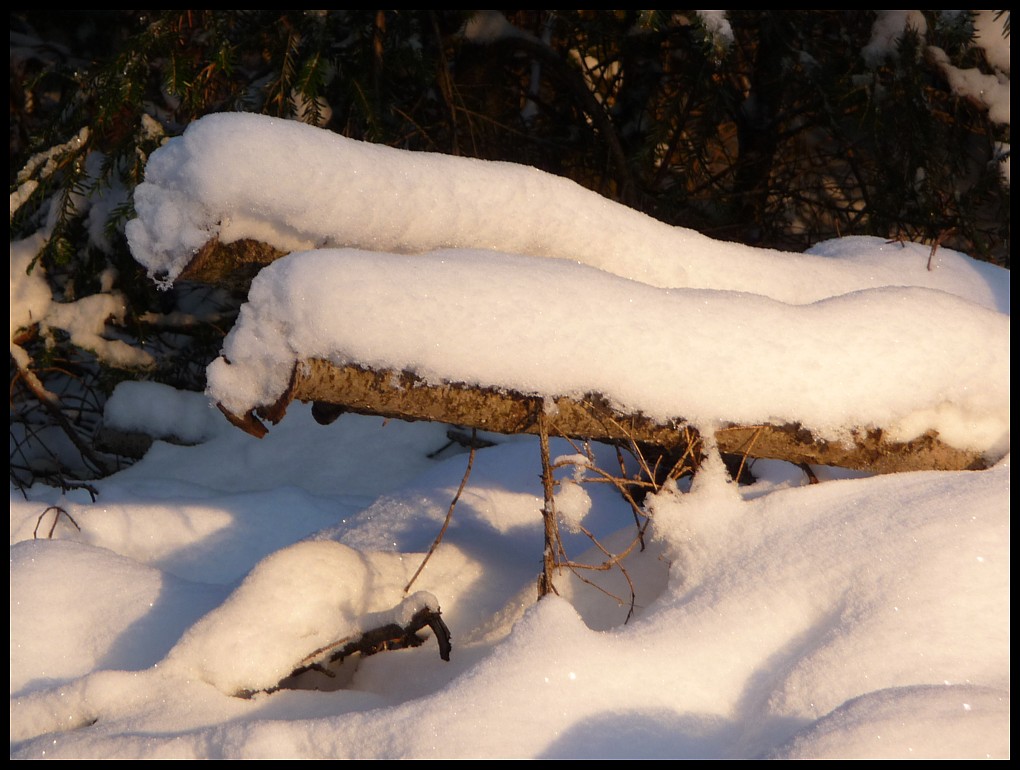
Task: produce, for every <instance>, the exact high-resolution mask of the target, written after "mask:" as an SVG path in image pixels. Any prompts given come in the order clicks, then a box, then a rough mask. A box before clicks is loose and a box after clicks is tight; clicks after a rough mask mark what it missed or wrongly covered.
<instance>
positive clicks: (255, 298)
mask: <svg viewBox="0 0 1020 770" xmlns="http://www.w3.org/2000/svg"><path fill="white" fill-rule="evenodd" d="M933 311H937V312H933ZM925 316H930V318H929V319H928V321H927V322H926V323H924V324H920V323H914V322H913V319H916V318H920V317H925ZM978 339H980V340H981V344H975V340H978ZM1008 350H1009V319H1008V317H1007V316H1003V315H1002V314H1000V313H995V312H993V311H990V310H985V309H982V308H977V307H975V306H974V305H973V304H971V303H968V302H965V301H963V300H960V299H958V298H956V297H951V296H949V295H945V294H943V293H940V292H933V291H929V290H924V289H910V290H903V289H876V290H870V291H865V292H856V293H854V294H850V295H846V296H843V297H835V298H831V299H828V300H825V301H822V302H818V303H813V304H811V305H800V306H790V305H786V304H785V303H781V302H777V301H775V300H772V299H768V298H766V297H760V296H753V295H746V294H736V293H732V292H710V291H701V290H663V289H657V288H655V287H651V286H648V285H646V284H641V283H638V282H634V281H628V280H625V279H622V278H618V277H616V276H612V275H608V274H606V273H604V272H602V271H599V270H594V269H592V268H589V267H587V266H583V265H576V264H571V263H568V262H564V261H559V260H545V259H536V258H530V257H522V256H518V255H506V254H496V253H492V252H480V251H468V250H447V251H440V252H435V253H432V254H419V255H413V256H399V255H386V254H376V253H372V252H363V251H354V250H343V251H335V250H318V251H314V252H305V253H301V254H292V255H289V256H287V257H286V258H284V259H281V260H278V261H276V262H274V263H273V264H272V265H270V266H268V267H266V268H265V269H263V270H262V272H261V273H260V274H259V275H258V276H257V277H256V279H255V281H254V283H253V284H252V287H251V292H250V295H249V301H248V303H247V304H246V305H245V306H244V308H243V309H242V312H241V316H240V318H239V319H238V322H237V325H236V326H235V328H234V329H233V331H232V332H231V333H230V335H229V336H228V337H227V339H226V341H225V344H224V349H223V355H222V356H221V357H220V358H219V359H217V360H216V361H214V362H213V363H212V364H211V365H210V367H209V370H208V383H209V385H208V387H209V393H210V395H211V396H212V397H213V398H214V399H215V401H216V402H218V403H219V404H220V406H221V408H223V410H224V411H225V412H227V413H228V414H230V415H232V416H233V417H234V420H235V422H237V423H238V424H242V425H245V426H246V427H247V428H248V429H249V430H251V431H252V432H258V431H260V430H262V427H261V424H260V423H259V422H258V420H256V419H255V417H254V414H253V410H258V411H259V412H261V414H262V415H264V416H265V417H267V418H268V419H269V420H270V421H275V420H277V419H279V417H280V416H281V415H282V413H283V411H284V410H285V408H286V404H287V403H289V401H290V400H292V399H299V400H302V401H317V402H326V403H332V404H339V405H342V406H344V407H346V408H348V409H351V410H352V411H358V412H364V413H373V414H381V415H386V416H392V417H400V418H403V419H412V420H413V419H428V420H439V421H443V422H448V423H453V424H459V425H465V426H471V427H477V428H480V429H484V430H490V431H496V432H506V433H516V432H535V431H536V430H537V427H536V422H537V420H536V415H537V413H538V411H543V412H545V413H546V414H547V415H548V416H549V417H550V419H551V421H550V428H551V430H552V431H553V432H558V433H561V434H563V435H568V436H577V437H587V438H593V439H600V440H635V441H639V442H646V443H651V444H656V445H659V446H665V447H675V446H678V445H679V444H681V443H682V442H683V441H685V440H686V439H685V436H686V435H687V434H686V433H685V429H688V430H689V429H691V428H693V429H695V431H704V430H706V429H712V430H714V431H715V432H716V435H717V439H718V441H719V443H720V445H721V446H722V447H724V449H725V451H739V452H745V453H747V454H748V455H749V456H753V457H779V458H782V459H788V460H791V461H795V462H809V463H824V464H835V465H846V466H849V467H855V468H868V469H873V470H880V471H893V470H908V469H910V470H916V469H922V468H942V469H948V468H953V469H962V468H978V467H984V465H985V464H986V462H987V461H988V460H992V459H997V457H998V456H1001V453H1002V451H1003V450H1002V449H1001V447H1002V446H1003V442H1006V444H1005V446H1007V447H1008V435H1009V422H1008V418H1009V388H1008V382H1009V376H1008ZM947 360H949V361H951V362H952V366H947V364H946V361H947ZM823 362H824V365H822V364H823ZM996 452H999V453H1000V454H999V455H996Z"/></svg>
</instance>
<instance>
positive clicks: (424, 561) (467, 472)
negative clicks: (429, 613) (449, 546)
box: [404, 428, 476, 594]
mask: <svg viewBox="0 0 1020 770" xmlns="http://www.w3.org/2000/svg"><path fill="white" fill-rule="evenodd" d="M475 439H476V436H475V430H474V429H473V428H472V430H471V444H470V447H471V449H470V451H469V452H468V461H467V468H465V469H464V476H463V478H461V480H460V486H459V487H457V494H455V495H454V496H453V500H452V501H450V507H449V509H448V510H447V511H446V519H445V520H444V521H443V526H442V527H441V528H440V529H439V534H438V535H436V539H435V540H433V541H432V545H431V546H430V547H429V550H428V553H426V554H425V558H424V559H422V561H421V564H420V565H418V569H417V570H416V571H415V573H414V575H412V576H411V579H410V580H409V581H407V585H406V586H404V593H405V594H406V593H407V592H408V591H410V590H411V586H412V585H414V581H415V580H417V579H418V575H420V574H421V572H422V570H423V569H425V565H426V564H428V561H429V559H431V558H432V554H433V552H434V551H435V550H436V548H438V547H439V544H440V543H441V542H442V540H443V535H445V534H446V528H447V527H449V526H450V521H451V520H452V519H453V509H454V508H456V507H457V501H458V500H460V495H461V493H462V492H463V491H464V487H465V486H467V481H468V477H470V476H471V466H472V465H473V464H474V461H475V446H476V442H475Z"/></svg>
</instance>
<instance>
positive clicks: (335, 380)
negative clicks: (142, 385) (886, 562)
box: [221, 359, 988, 473]
mask: <svg viewBox="0 0 1020 770" xmlns="http://www.w3.org/2000/svg"><path fill="white" fill-rule="evenodd" d="M292 400H298V401H303V402H308V401H312V402H320V403H324V404H334V405H337V406H339V407H342V408H343V409H344V410H345V411H349V412H355V413H359V414H370V415H377V416H381V417H392V418H398V419H401V420H408V421H415V420H431V421H436V422H443V423H448V424H452V425H461V426H465V427H469V428H476V429H478V430H485V431H490V432H493V433H506V434H516V433H529V434H535V435H537V434H538V432H539V420H538V415H539V413H540V412H541V411H542V410H545V413H546V416H547V417H548V424H549V429H550V433H551V435H560V436H566V437H570V438H580V439H591V440H593V441H604V442H609V443H620V442H627V443H629V442H631V441H633V442H637V443H639V444H651V445H654V446H659V447H663V448H665V449H669V450H673V449H682V448H684V447H686V446H687V445H688V443H690V442H692V441H696V440H697V439H698V433H697V430H696V429H695V428H694V426H692V425H690V424H689V423H686V422H685V421H684V420H682V419H677V420H675V421H673V422H671V423H670V424H663V423H660V422H657V421H655V420H651V419H649V418H648V417H646V416H644V415H642V414H622V413H620V412H617V411H615V410H614V409H613V408H612V406H611V405H610V404H609V402H608V401H607V400H606V399H605V398H604V397H602V396H600V395H599V394H595V393H592V394H589V395H587V396H585V397H584V398H567V397H558V398H549V399H543V398H541V397H536V396H532V395H527V394H521V393H515V392H512V391H505V390H496V389H494V388H482V387H475V386H469V385H463V384H452V383H448V384H442V385H435V384H429V383H426V382H425V381H423V380H422V379H420V378H419V377H417V376H415V375H414V374H412V373H409V372H394V371H390V370H386V371H376V370H372V369H366V368H364V367H360V366H356V365H352V364H348V365H337V364H332V363H330V362H328V361H324V360H321V359H312V360H309V361H305V362H302V363H300V364H298V365H297V366H296V367H295V369H294V373H293V376H292V379H291V384H290V388H289V389H288V391H287V392H286V393H285V394H284V395H283V396H282V397H281V399H280V401H279V402H277V403H276V404H274V405H273V406H271V407H268V408H265V409H260V410H259V416H260V417H262V418H263V419H269V420H270V421H271V422H273V423H274V424H275V423H276V422H278V421H279V420H280V419H282V417H283V415H284V413H285V411H286V407H287V405H288V404H289V403H290V402H291V401H292ZM221 408H222V407H221ZM224 411H225V410H224ZM228 417H229V418H230V419H231V422H233V423H234V424H235V425H238V426H239V427H242V428H243V429H245V430H247V431H248V432H250V433H252V434H253V435H259V434H260V433H261V434H264V432H265V431H266V428H265V426H264V425H263V424H262V422H261V421H260V420H259V419H258V418H257V417H256V416H255V414H254V413H249V414H247V415H240V416H239V415H229V414H228ZM716 443H717V444H718V447H719V450H720V451H721V452H724V453H733V454H740V455H746V456H747V457H761V458H774V459H779V460H786V461H788V462H792V463H807V464H810V465H834V466H840V467H844V468H853V469H857V470H867V471H872V472H876V473H895V472H903V471H916V470H980V469H983V468H986V467H988V462H987V460H986V459H985V458H984V457H983V456H982V455H981V454H980V453H979V452H974V451H966V450H962V449H957V448H955V447H951V446H949V445H947V444H945V443H943V442H942V441H940V440H939V438H938V436H937V435H934V434H932V433H926V434H924V435H922V436H920V437H918V438H916V439H914V440H912V441H909V442H896V441H892V440H890V439H888V438H887V437H886V436H885V433H884V431H883V430H881V429H876V428H871V429H861V430H859V431H857V432H855V433H854V434H853V435H852V436H851V437H850V440H849V441H847V442H846V443H842V442H832V441H826V440H824V439H820V438H818V437H817V436H815V435H814V434H813V433H812V432H811V431H810V430H809V429H807V428H805V427H804V426H801V425H799V424H796V423H790V424H784V425H768V424H766V425H726V426H723V427H721V428H720V429H718V430H717V432H716Z"/></svg>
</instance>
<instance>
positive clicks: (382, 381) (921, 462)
mask: <svg viewBox="0 0 1020 770" xmlns="http://www.w3.org/2000/svg"><path fill="white" fill-rule="evenodd" d="M281 256H283V253H282V252H281V251H280V250H278V249H276V248H274V247H272V246H269V245H267V244H264V243H259V242H257V241H250V240H248V241H238V242H236V243H232V244H228V245H223V244H220V243H218V242H217V241H211V242H210V243H208V244H206V246H205V247H204V248H203V249H202V250H201V251H200V252H199V253H198V254H197V255H196V257H195V258H194V259H193V260H192V262H191V264H189V266H188V267H187V268H186V269H185V271H184V272H183V273H182V274H181V276H180V278H181V280H191V281H199V282H204V283H216V284H220V285H230V286H232V287H235V288H237V287H240V286H243V285H244V284H245V283H246V282H250V280H251V278H252V277H253V276H254V274H255V273H256V272H258V270H259V269H260V268H261V267H263V266H265V265H267V264H269V263H270V262H272V261H273V260H275V259H277V258H279V257H281ZM294 400H299V401H304V402H313V403H314V404H316V408H315V410H314V413H315V414H316V416H317V419H318V418H320V416H321V415H325V414H330V415H332V416H334V417H335V416H336V415H338V414H340V413H342V412H343V411H350V412H356V413H360V414H371V415H379V416H382V417H394V418H398V419H402V420H412V421H413V420H433V421H437V422H444V423H449V424H452V425H462V426H465V427H468V428H476V429H478V430H485V431H491V432H494V433H506V434H514V433H530V434H536V435H537V434H538V433H539V420H538V415H539V413H540V412H542V411H543V410H544V412H545V415H546V417H547V418H548V419H547V423H548V426H549V432H550V435H560V436H567V437H571V438H580V439H591V440H594V441H606V442H631V441H633V442H637V443H638V444H650V445H653V446H658V447H662V448H664V449H667V450H673V449H682V448H684V447H685V446H687V445H688V444H689V443H690V442H692V441H696V440H698V434H697V430H696V429H695V428H694V426H692V425H690V424H689V423H687V422H686V421H685V420H684V418H683V417H682V415H678V416H677V419H675V420H673V421H671V422H669V423H668V424H666V423H661V422H656V421H655V420H651V419H649V418H648V417H646V416H644V415H641V414H624V413H621V412H619V411H616V410H614V409H613V408H612V406H611V405H610V404H609V402H608V401H607V400H606V399H605V398H604V397H603V396H602V395H600V394H598V393H590V394H588V395H586V396H585V397H583V398H569V397H558V398H546V399H543V398H541V397H535V396H533V395H529V394H523V393H515V392H512V391H505V390H496V389H493V388H483V387H476V386H469V385H463V384H456V383H448V384H442V385H435V384H430V383H426V382H424V381H423V380H421V379H420V378H418V377H416V376H415V375H414V374H412V373H409V372H395V371H391V370H373V369H367V368H364V367H360V366H357V365H335V364H332V363H330V362H328V361H324V360H320V359H314V360H309V361H304V362H299V363H298V365H297V366H296V367H295V368H294V371H293V376H292V378H291V385H290V388H289V389H288V391H287V392H286V393H285V394H284V395H283V396H282V397H281V398H280V400H279V401H278V402H277V403H276V404H274V405H273V406H272V407H268V408H262V409H259V410H258V414H257V415H256V414H255V413H254V412H252V413H249V414H245V415H235V414H230V413H228V412H226V410H224V413H225V414H226V416H227V418H228V419H229V420H230V421H231V422H232V423H234V424H235V425H237V426H239V427H241V428H242V429H244V430H246V431H247V432H249V433H251V434H253V435H256V436H262V435H264V434H265V433H266V432H267V428H266V427H265V425H264V423H263V422H262V421H261V420H260V419H259V418H262V419H264V420H268V421H269V422H271V423H274V424H275V423H276V422H279V420H280V419H282V417H283V415H284V413H285V412H286V409H287V406H288V405H289V404H290V403H291V402H292V401H294ZM221 408H222V407H221ZM328 419H329V418H328V417H327V418H322V421H328ZM715 438H716V442H717V444H718V447H719V450H720V451H721V452H723V453H733V454H742V455H746V456H748V457H762V458H773V459H779V460H786V461H789V462H792V463H806V464H810V465H835V466H840V467H844V468H853V469H858V470H867V471H871V472H875V473H895V472H902V471H916V470H980V469H983V468H986V467H988V466H989V464H990V463H989V461H988V459H987V458H985V457H984V456H983V455H982V454H981V453H980V452H976V451H969V450H962V449H957V448H955V447H952V446H949V445H948V444H946V443H944V442H942V441H941V440H940V439H939V437H938V436H937V435H936V434H933V433H926V434H924V435H922V436H919V437H917V438H915V439H913V440H911V441H907V442H898V441H894V440H891V439H890V438H888V437H887V435H886V432H885V430H884V429H883V428H881V427H866V428H864V427H862V428H861V429H860V430H858V431H856V432H854V433H853V434H852V435H851V436H848V437H847V439H846V440H845V441H843V442H835V441H827V440H825V439H823V438H820V437H818V436H816V435H815V434H814V433H813V432H812V431H811V429H810V426H804V425H800V424H797V423H787V424H782V425H777V424H763V425H737V424H727V425H723V426H721V427H719V428H718V429H717V432H716V436H715Z"/></svg>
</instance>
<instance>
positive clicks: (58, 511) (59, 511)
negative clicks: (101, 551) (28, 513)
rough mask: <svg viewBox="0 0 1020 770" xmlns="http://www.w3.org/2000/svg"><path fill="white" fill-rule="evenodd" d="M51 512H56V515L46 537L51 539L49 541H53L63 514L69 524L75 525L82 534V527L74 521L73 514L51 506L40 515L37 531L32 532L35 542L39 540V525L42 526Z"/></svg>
mask: <svg viewBox="0 0 1020 770" xmlns="http://www.w3.org/2000/svg"><path fill="white" fill-rule="evenodd" d="M50 511H53V512H54V514H53V526H52V527H50V531H49V532H48V533H47V535H46V538H47V539H49V540H52V539H53V533H54V532H55V531H56V529H57V522H58V521H60V515H61V514H63V515H64V516H65V517H67V520H68V521H69V522H71V523H72V524H74V528H75V529H76V530H78V531H79V532H81V527H79V526H78V522H76V521H75V520H74V517H73V516H71V514H69V513H68V512H67V511H66V510H65V509H63V508H61V507H60V506H59V505H51V506H50V507H49V508H47V509H46V510H45V511H43V512H42V513H40V514H39V518H38V519H37V520H36V522H35V529H33V530H32V539H33V540H37V539H38V538H39V525H40V524H42V520H43V519H44V518H46V514H47V513H49V512H50Z"/></svg>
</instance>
